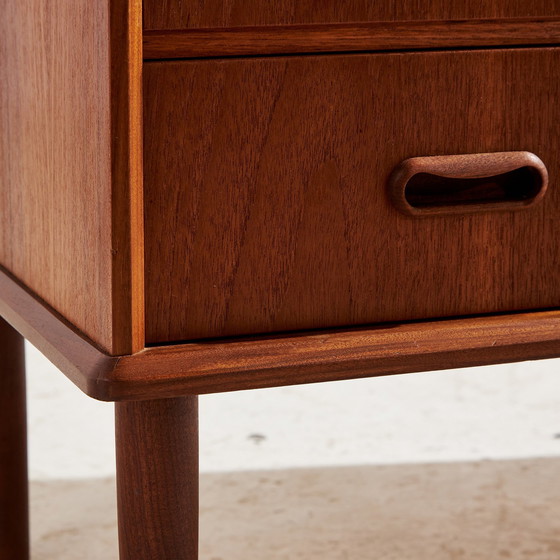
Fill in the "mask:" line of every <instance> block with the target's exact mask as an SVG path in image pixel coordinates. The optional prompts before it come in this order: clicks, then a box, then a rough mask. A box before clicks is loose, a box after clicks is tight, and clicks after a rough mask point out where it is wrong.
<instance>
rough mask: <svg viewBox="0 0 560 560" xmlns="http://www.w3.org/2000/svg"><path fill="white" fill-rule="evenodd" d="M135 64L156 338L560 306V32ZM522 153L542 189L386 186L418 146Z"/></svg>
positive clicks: (149, 302) (419, 151)
mask: <svg viewBox="0 0 560 560" xmlns="http://www.w3.org/2000/svg"><path fill="white" fill-rule="evenodd" d="M144 76H145V81H144V93H145V113H144V123H145V126H144V131H145V132H144V134H145V146H144V147H145V150H144V153H145V228H146V229H145V233H146V235H145V238H146V240H145V242H146V330H147V336H148V341H149V342H161V341H169V340H181V339H193V338H202V337H216V336H226V335H239V334H246V333H261V332H273V331H286V330H296V329H310V328H323V327H333V326H343V325H359V324H364V323H375V322H382V321H401V320H411V319H422V318H429V317H443V316H453V315H455V316H456V315H466V314H477V313H490V312H505V311H512V310H522V309H537V308H547V307H558V306H560V250H559V244H560V241H559V240H560V190H559V189H558V176H559V172H560V156H559V154H560V134H558V123H559V122H560V104H559V103H558V102H557V101H558V99H559V98H560V49H555V48H549V49H512V50H489V51H465V52H434V53H408V54H370V55H362V54H356V55H327V56H305V57H270V58H253V59H244V60H234V59H230V60H203V61H182V62H152V63H147V64H146V65H145V73H144ZM518 150H526V151H529V152H533V153H535V154H537V155H538V156H539V157H540V158H541V159H542V160H543V161H544V163H545V164H546V166H547V168H548V171H549V177H550V182H549V188H548V192H547V193H546V195H545V196H544V198H543V199H542V200H541V201H540V202H539V203H537V204H535V205H534V206H531V207H528V208H525V209H522V210H518V211H515V210H513V209H512V210H509V209H505V210H504V209H502V210H500V211H496V210H493V211H486V212H484V211H481V212H478V211H476V212H472V211H471V210H472V208H464V211H461V212H455V213H454V212H450V211H449V212H448V211H445V209H443V210H444V211H443V213H440V214H435V213H434V214H428V215H418V216H415V215H409V214H405V213H402V212H401V211H400V210H399V204H398V202H396V201H394V200H392V199H391V197H390V196H389V194H388V192H389V191H388V185H389V178H390V177H391V174H392V172H393V170H394V169H395V168H396V167H397V166H398V165H399V164H400V163H401V162H402V161H403V160H405V159H407V158H411V157H415V156H433V155H436V156H439V155H445V154H447V155H449V154H476V153H485V152H508V151H518ZM434 169H435V170H436V171H437V169H436V168H434ZM475 174H476V173H475ZM420 179H422V177H420ZM424 179H426V178H425V177H424ZM428 179H429V178H428ZM526 180H527V176H522V177H521V178H519V177H518V178H514V182H513V185H512V186H513V188H514V190H515V189H516V188H517V187H523V188H524V181H526ZM528 180H529V181H530V180H531V179H530V177H529V179H528ZM500 181H501V179H500V180H498V183H497V185H493V184H492V181H490V182H489V183H488V184H486V185H483V188H484V189H488V192H487V194H483V195H482V196H483V197H484V196H487V195H488V196H489V197H494V196H495V194H496V193H495V192H494V187H495V186H496V187H498V188H497V193H498V194H497V196H498V197H500V196H501V195H500ZM508 181H509V179H508ZM519 181H520V182H519ZM427 183H428V187H430V184H429V183H430V181H428V182H427ZM425 184H426V181H425V180H424V181H423V182H422V181H419V182H418V183H417V184H416V186H415V188H420V190H422V189H424V186H423V185H425ZM433 186H434V189H435V190H432V191H431V190H430V189H428V190H427V192H426V191H425V194H426V195H427V196H426V197H425V198H424V203H426V204H428V205H429V204H431V203H432V201H431V199H430V197H431V196H432V195H435V196H436V197H440V194H441V186H442V185H441V182H438V181H435V182H434V185H433ZM443 186H444V187H446V184H445V183H444V184H443ZM464 186H465V185H463V184H462V183H460V182H459V183H458V185H457V184H450V187H451V188H452V189H455V188H456V187H458V192H457V195H458V196H459V197H460V196H462V194H461V192H460V191H461V190H462V189H463V187H464ZM479 186H480V185H478V184H476V182H475V185H474V187H475V188H474V191H473V193H474V196H479V194H478V191H477V189H478V188H479ZM467 187H468V185H467ZM469 188H470V187H469ZM467 194H468V193H467ZM417 196H418V192H414V189H413V191H412V192H411V193H410V200H411V201H412V202H413V203H414V204H419V205H422V201H420V202H418V200H417ZM422 196H423V195H422ZM415 197H416V198H415ZM440 202H441V200H440ZM446 203H447V202H446V200H445V197H444V199H443V204H446Z"/></svg>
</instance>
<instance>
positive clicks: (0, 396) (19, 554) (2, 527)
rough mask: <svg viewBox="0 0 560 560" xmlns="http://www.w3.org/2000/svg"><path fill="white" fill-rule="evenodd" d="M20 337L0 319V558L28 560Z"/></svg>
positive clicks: (23, 385)
mask: <svg viewBox="0 0 560 560" xmlns="http://www.w3.org/2000/svg"><path fill="white" fill-rule="evenodd" d="M25 416H26V415H25V356H24V348H23V337H22V336H20V334H19V333H18V332H17V331H15V330H14V329H13V328H12V327H11V326H10V325H9V324H8V323H6V322H5V321H4V320H3V319H1V318H0V558H2V559H6V560H8V559H10V560H28V559H29V521H28V516H29V507H28V486H27V422H26V417H25Z"/></svg>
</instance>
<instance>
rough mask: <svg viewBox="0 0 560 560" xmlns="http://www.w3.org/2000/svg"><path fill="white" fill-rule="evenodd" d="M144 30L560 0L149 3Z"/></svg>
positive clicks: (393, 16)
mask: <svg viewBox="0 0 560 560" xmlns="http://www.w3.org/2000/svg"><path fill="white" fill-rule="evenodd" d="M143 12H144V28H145V29H146V30H154V29H193V28H228V27H244V26H254V25H257V26H259V25H294V24H322V23H358V22H363V23H365V22H377V21H386V22H389V21H418V20H464V19H482V18H484V19H487V18H523V17H541V16H555V15H560V5H559V3H558V1H557V0H532V1H530V2H529V1H527V0H470V1H468V2H449V1H448V0H430V1H429V2H428V1H425V2H421V3H419V2H411V1H408V2H404V1H403V2H397V1H393V2H373V1H372V0H352V1H344V2H341V1H340V0H322V1H321V2H317V1H316V0H204V1H202V2H192V1H191V0H165V1H163V0H144V3H143Z"/></svg>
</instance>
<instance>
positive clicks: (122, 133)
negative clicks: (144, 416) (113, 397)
mask: <svg viewBox="0 0 560 560" xmlns="http://www.w3.org/2000/svg"><path fill="white" fill-rule="evenodd" d="M110 6H111V12H110V16H111V20H110V41H111V45H110V46H111V48H110V52H111V152H112V164H111V171H112V173H111V176H112V203H111V211H112V243H113V246H112V248H111V249H112V261H113V267H112V270H113V281H112V292H113V307H112V316H113V345H112V348H111V349H110V350H111V353H112V354H113V355H117V354H129V353H132V352H137V351H139V350H141V349H142V348H143V347H144V341H145V335H144V243H143V237H144V223H143V212H144V210H143V188H142V180H143V177H142V63H143V62H142V4H141V0H112V1H111V2H110Z"/></svg>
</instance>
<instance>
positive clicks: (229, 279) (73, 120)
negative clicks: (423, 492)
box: [0, 0, 560, 560]
mask: <svg viewBox="0 0 560 560" xmlns="http://www.w3.org/2000/svg"><path fill="white" fill-rule="evenodd" d="M1 8H2V9H1V16H0V213H1V221H0V265H1V270H0V315H1V317H2V319H0V352H1V362H0V367H1V371H0V444H1V451H0V453H1V454H0V459H1V464H0V508H1V523H0V558H1V559H2V560H24V559H27V558H28V536H27V494H26V492H27V490H26V488H27V480H26V476H27V474H26V443H25V442H26V434H25V390H24V363H23V353H22V352H23V337H25V338H26V339H28V340H29V341H30V342H31V343H33V344H34V345H35V346H37V348H39V350H41V351H42V352H43V353H44V354H45V355H46V356H47V357H48V358H49V359H50V360H51V361H52V362H53V363H54V364H56V365H57V366H58V367H59V368H60V369H61V370H62V371H63V372H64V373H65V374H66V375H67V376H68V377H69V378H70V379H71V380H72V381H73V382H74V383H75V384H76V385H77V386H78V387H80V388H81V389H82V390H83V391H84V392H85V393H87V394H88V395H90V396H91V397H93V398H96V399H101V400H108V401H115V402H116V434H117V485H118V508H119V527H120V537H119V540H120V556H121V559H124V560H148V559H149V560H155V559H158V560H186V559H188V560H195V559H196V558H197V517H198V509H197V508H198V478H197V477H198V450H197V445H198V442H197V437H198V434H197V395H198V394H201V393H212V392H220V391H232V390H238V389H250V388H258V387H271V386H279V385H287V384H296V383H311V382H318V381H327V380H341V379H348V378H355V377H366V376H377V375H386V374H394V373H405V372H416V371H425V370H433V369H445V368H452V367H453V368H455V367H461V366H473V365H480V364H490V363H498V362H508V361H518V360H530V359H537V358H549V357H555V356H560V311H559V308H560V251H559V248H560V183H559V177H560V134H559V132H558V123H559V122H560V103H559V102H558V100H559V99H560V1H559V0H471V1H468V2H459V1H449V0H429V1H425V2H415V1H412V0H406V1H402V2H394V1H385V2H381V1H373V0H348V1H340V0H323V1H321V2H317V1H315V0H196V1H195V0H144V2H143V5H142V1H141V0H96V1H90V0H49V1H47V0H17V1H15V0H4V1H3V2H2V3H1ZM374 555H375V553H374V551H372V557H374Z"/></svg>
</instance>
